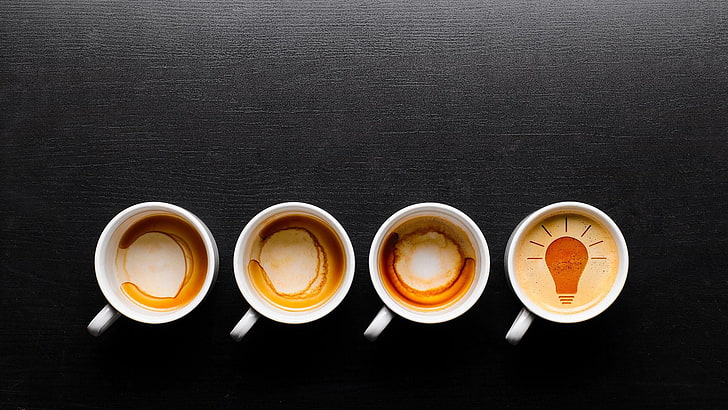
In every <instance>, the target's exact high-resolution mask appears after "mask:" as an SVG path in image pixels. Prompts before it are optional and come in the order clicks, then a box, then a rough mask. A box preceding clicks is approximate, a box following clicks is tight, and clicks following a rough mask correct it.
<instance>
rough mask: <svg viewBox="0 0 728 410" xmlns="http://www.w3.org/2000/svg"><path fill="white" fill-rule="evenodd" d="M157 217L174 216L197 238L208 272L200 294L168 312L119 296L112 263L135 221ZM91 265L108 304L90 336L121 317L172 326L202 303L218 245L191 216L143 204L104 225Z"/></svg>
mask: <svg viewBox="0 0 728 410" xmlns="http://www.w3.org/2000/svg"><path fill="white" fill-rule="evenodd" d="M159 213H165V214H172V215H176V216H178V217H181V218H182V219H184V220H185V221H187V222H188V223H189V224H190V225H191V226H193V227H194V228H195V230H196V231H197V233H198V234H199V235H200V237H201V238H202V241H203V242H204V244H205V250H206V251H207V272H206V274H205V280H204V283H203V285H202V288H201V289H200V291H199V293H198V294H197V295H196V296H195V297H194V298H193V299H192V300H191V301H190V302H189V303H187V304H186V305H184V306H181V307H179V308H177V309H174V310H170V311H154V310H150V309H145V308H144V307H142V306H140V305H139V304H136V303H134V302H133V301H132V300H130V299H129V298H128V297H127V296H126V295H124V294H123V293H122V291H121V287H120V285H121V281H120V279H119V276H118V275H117V272H116V263H115V260H116V255H117V252H118V247H119V241H120V240H121V237H122V236H123V234H124V233H125V232H126V230H127V229H129V227H130V226H131V225H133V224H134V223H135V222H136V221H139V220H140V219H142V218H145V217H147V216H149V215H153V214H159ZM94 264H95V268H96V280H97V281H98V283H99V287H100V288H101V291H102V292H103V294H104V296H105V297H106V300H107V301H108V304H107V305H106V306H104V307H103V308H102V309H101V311H100V312H99V313H98V314H97V315H96V317H94V318H93V320H91V322H90V323H89V324H88V327H87V329H88V331H89V333H91V334H92V335H94V336H98V335H100V334H101V333H103V332H104V331H105V330H106V329H108V328H109V326H111V325H112V324H113V323H114V322H115V321H116V319H118V318H119V316H120V315H124V316H126V317H128V318H130V319H133V320H136V321H138V322H142V323H149V324H158V323H167V322H171V321H173V320H176V319H179V318H181V317H183V316H185V315H186V314H188V313H190V312H191V311H192V310H193V309H194V308H195V307H197V305H199V304H200V303H201V302H202V301H203V300H204V298H205V297H206V296H207V294H208V293H209V292H210V289H212V285H213V283H214V282H215V278H216V277H217V269H218V252H217V244H216V243H215V239H214V238H213V237H212V233H211V232H210V230H209V229H208V228H207V226H206V225H205V224H204V223H203V222H202V221H201V220H200V219H199V218H198V217H197V216H195V215H194V214H193V213H191V212H189V211H187V210H186V209H184V208H180V207H179V206H176V205H172V204H168V203H165V202H144V203H140V204H136V205H133V206H131V207H129V208H127V209H125V210H123V211H121V212H119V214H117V215H116V216H115V217H114V218H113V219H112V220H111V221H110V222H109V223H108V224H107V225H106V228H104V230H103V232H102V233H101V236H100V237H99V241H98V243H97V245H96V254H95V257H94Z"/></svg>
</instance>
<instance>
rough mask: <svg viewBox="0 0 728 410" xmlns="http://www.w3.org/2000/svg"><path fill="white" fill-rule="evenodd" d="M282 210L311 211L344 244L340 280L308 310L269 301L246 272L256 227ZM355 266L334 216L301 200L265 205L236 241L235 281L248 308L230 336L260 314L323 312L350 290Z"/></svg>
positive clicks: (293, 316) (279, 317) (297, 318)
mask: <svg viewBox="0 0 728 410" xmlns="http://www.w3.org/2000/svg"><path fill="white" fill-rule="evenodd" d="M285 214H303V215H310V216H313V217H315V218H317V219H319V220H322V221H323V222H324V223H326V224H327V225H328V226H329V227H330V228H331V229H332V230H333V231H334V233H335V234H336V235H337V236H338V238H339V240H340V241H341V244H342V245H343V247H344V254H345V258H346V261H345V268H344V276H343V279H342V281H341V284H340V285H339V287H338V288H337V289H336V290H335V291H334V293H333V295H331V297H329V298H328V299H327V300H326V301H325V302H324V303H323V304H321V305H319V306H316V307H315V308H313V309H310V310H303V311H290V310H284V309H281V308H280V307H277V306H275V305H273V304H271V303H270V302H268V301H267V300H266V299H265V298H264V297H263V296H261V295H260V294H259V293H258V291H257V290H256V289H255V287H254V285H253V284H252V282H251V280H250V277H249V275H248V271H247V269H248V267H247V266H248V261H249V260H250V259H251V258H250V253H251V247H252V243H253V241H254V240H255V236H256V235H257V234H258V230H259V228H261V226H263V225H264V224H265V223H266V222H267V221H269V220H271V219H272V218H275V217H278V216H280V215H285ZM354 266H355V261H354V247H353V246H352V245H351V241H350V240H349V236H348V235H347V234H346V231H345V230H344V228H343V227H342V226H341V224H340V223H339V222H338V221H337V220H336V218H334V217H333V216H331V214H329V213H328V212H326V211H324V210H323V209H321V208H319V207H316V206H314V205H310V204H306V203H302V202H285V203H281V204H277V205H273V206H271V207H269V208H267V209H264V210H263V211H261V212H260V213H258V214H257V215H256V216H255V217H254V218H253V219H251V220H250V222H248V224H247V225H246V226H245V228H244V229H243V231H242V232H241V233H240V237H239V238H238V242H237V244H236V245H235V253H234V255H233V269H234V272H235V281H236V282H237V284H238V288H240V292H241V293H242V294H243V297H244V298H245V300H246V301H247V302H248V304H249V305H250V309H248V311H247V312H246V313H245V315H244V316H243V318H242V319H240V321H239V322H238V324H237V325H235V327H234V328H233V330H232V331H231V332H230V336H231V337H232V338H233V339H235V340H236V341H240V340H242V338H243V337H244V336H245V335H246V334H247V333H248V331H250V329H251V328H252V327H253V325H254V324H255V322H256V321H257V320H258V319H259V318H260V315H263V316H265V317H267V318H269V319H272V320H275V321H277V322H280V323H288V324H301V323H308V322H312V321H314V320H317V319H320V318H322V317H324V316H326V315H327V314H329V313H330V312H331V311H332V310H334V309H335V308H336V307H337V306H338V305H339V304H340V303H341V302H342V301H343V300H344V297H346V294H347V293H348V292H349V288H351V283H352V281H353V280H354Z"/></svg>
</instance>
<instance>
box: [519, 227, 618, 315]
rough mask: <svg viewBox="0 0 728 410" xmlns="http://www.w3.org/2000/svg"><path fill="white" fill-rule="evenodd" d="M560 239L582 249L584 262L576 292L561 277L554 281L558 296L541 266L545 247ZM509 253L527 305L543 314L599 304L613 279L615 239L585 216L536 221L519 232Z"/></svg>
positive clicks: (554, 263)
mask: <svg viewBox="0 0 728 410" xmlns="http://www.w3.org/2000/svg"><path fill="white" fill-rule="evenodd" d="M542 225H543V226H542ZM562 237H569V238H573V239H574V240H578V241H580V242H581V243H582V244H583V246H584V248H585V249H586V251H587V257H588V259H587V261H586V264H585V265H584V269H583V271H582V273H581V276H579V277H578V280H577V285H576V292H572V291H571V290H573V289H572V286H570V284H569V283H568V281H567V280H566V279H560V283H561V285H562V286H561V290H562V292H561V293H559V292H557V286H556V280H559V279H556V280H555V279H554V275H552V273H551V271H550V270H549V266H548V265H547V257H546V254H547V250H548V249H549V246H550V245H551V244H552V243H554V241H556V240H557V239H559V238H562ZM513 252H515V254H514V267H515V278H516V282H517V284H518V286H519V287H520V288H521V290H522V291H523V293H525V295H526V296H527V297H528V298H529V299H530V300H531V301H532V302H533V303H535V304H537V305H538V306H540V307H542V308H543V309H545V310H547V311H549V312H553V313H558V314H576V313H580V312H583V311H585V310H587V309H589V308H591V307H592V306H595V305H596V304H598V303H599V302H600V301H601V300H603V299H604V297H606V295H607V294H608V293H609V291H610V290H611V288H612V286H613V284H614V282H615V281H616V279H617V273H618V269H619V254H618V251H617V245H616V241H615V240H614V238H613V237H612V236H611V234H610V233H609V231H608V230H607V229H606V228H605V227H604V226H603V225H602V224H601V223H599V222H597V221H596V220H595V219H593V218H591V217H589V216H587V215H581V214H577V213H561V214H556V215H552V216H548V217H546V218H545V219H543V220H540V221H536V222H535V223H533V224H532V225H531V226H529V227H527V228H526V229H525V231H524V235H523V236H522V237H521V239H520V241H519V242H518V243H516V244H514V247H513ZM558 262H559V261H550V263H551V267H552V269H551V270H553V271H556V270H557V269H558V268H556V266H558ZM563 262H564V263H569V261H563ZM579 268H581V266H579ZM557 276H558V274H557ZM566 290H569V291H568V292H567V291H566Z"/></svg>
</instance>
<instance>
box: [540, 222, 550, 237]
mask: <svg viewBox="0 0 728 410" xmlns="http://www.w3.org/2000/svg"><path fill="white" fill-rule="evenodd" d="M541 228H543V230H544V231H546V233H547V234H548V235H549V236H551V232H549V230H548V229H546V227H545V226H543V225H541Z"/></svg>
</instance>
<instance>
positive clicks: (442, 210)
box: [369, 202, 490, 323]
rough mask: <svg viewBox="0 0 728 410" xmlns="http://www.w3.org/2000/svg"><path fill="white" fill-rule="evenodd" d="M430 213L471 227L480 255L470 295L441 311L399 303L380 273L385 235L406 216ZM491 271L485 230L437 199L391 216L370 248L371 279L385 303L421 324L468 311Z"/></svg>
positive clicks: (483, 288) (403, 315)
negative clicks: (379, 258)
mask: <svg viewBox="0 0 728 410" xmlns="http://www.w3.org/2000/svg"><path fill="white" fill-rule="evenodd" d="M429 212H433V213H436V214H438V215H446V216H447V217H449V218H453V219H455V220H456V221H458V222H460V224H462V225H464V226H465V227H466V228H467V231H468V233H469V236H471V239H474V242H475V243H473V245H474V246H473V247H474V248H475V252H476V255H477V258H478V259H479V260H478V263H477V271H476V275H475V277H476V280H475V281H473V283H472V284H471V285H470V286H471V287H470V290H469V291H468V294H467V295H466V297H464V298H463V299H461V300H460V301H458V303H456V304H455V305H452V306H449V307H447V308H445V309H442V310H437V311H415V310H412V309H410V308H408V307H405V306H403V305H402V304H400V303H399V302H397V301H396V300H395V299H394V298H393V297H392V296H391V295H390V294H389V292H387V290H386V289H385V287H384V285H383V283H382V278H381V277H380V275H379V261H378V254H379V248H380V246H381V244H382V241H383V240H384V237H385V235H387V233H388V232H389V230H390V229H391V228H392V227H393V226H394V225H395V224H397V223H398V222H399V221H401V220H402V219H404V218H406V217H408V216H410V215H414V214H426V213H429ZM489 274H490V252H489V250H488V243H487V242H486V240H485V237H484V236H483V232H482V231H481V230H480V228H479V227H478V225H477V224H476V223H475V222H474V221H473V220H472V219H471V218H470V217H469V216H467V215H466V214H465V213H464V212H462V211H460V210H459V209H457V208H454V207H452V206H450V205H445V204H441V203H437V202H422V203H418V204H413V205H410V206H407V207H405V208H402V209H400V210H399V211H397V212H395V213H394V214H393V215H392V216H390V217H389V218H388V219H387V220H386V221H385V222H384V223H383V224H382V225H381V226H380V227H379V230H378V231H377V233H376V235H375V236H374V239H373V240H372V245H371V248H370V249H369V276H370V278H371V281H372V284H373V285H374V289H375V290H376V292H377V294H378V295H379V298H380V299H382V302H384V304H385V305H386V306H387V307H388V308H389V309H390V310H391V311H392V312H394V313H396V314H398V315H399V316H401V317H403V318H405V319H408V320H411V321H413V322H418V323H442V322H446V321H449V320H452V319H454V318H456V317H458V316H460V315H462V314H463V313H465V312H467V311H468V310H469V309H470V308H471V307H473V305H474V304H475V303H476V302H477V301H478V300H479V299H480V296H481V295H482V294H483V291H484V290H485V285H486V284H487V282H488V276H489Z"/></svg>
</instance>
